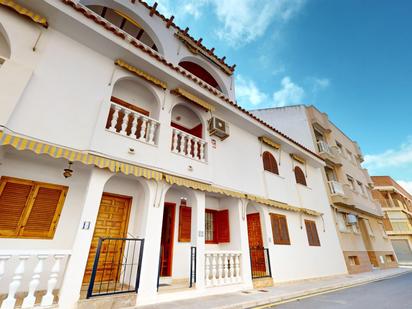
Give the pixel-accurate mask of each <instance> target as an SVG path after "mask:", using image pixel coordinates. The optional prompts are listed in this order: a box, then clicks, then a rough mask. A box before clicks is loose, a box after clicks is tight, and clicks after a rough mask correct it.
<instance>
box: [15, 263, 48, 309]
mask: <svg viewBox="0 0 412 309" xmlns="http://www.w3.org/2000/svg"><path fill="white" fill-rule="evenodd" d="M47 257H48V255H38V256H37V259H38V261H37V265H36V267H35V268H34V270H33V276H32V277H31V280H30V283H29V293H28V294H27V296H26V297H25V298H24V300H23V304H22V306H21V307H22V308H32V307H33V306H34V303H35V302H36V296H35V295H34V293H35V292H36V289H37V287H38V286H39V284H40V275H41V273H42V272H43V262H44V260H45V259H47Z"/></svg>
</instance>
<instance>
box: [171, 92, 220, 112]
mask: <svg viewBox="0 0 412 309" xmlns="http://www.w3.org/2000/svg"><path fill="white" fill-rule="evenodd" d="M171 93H173V94H176V95H181V96H182V97H184V98H186V99H187V100H189V101H190V102H192V103H194V104H197V105H199V106H200V107H202V108H204V109H205V110H207V111H211V112H213V111H214V110H215V107H214V106H213V105H212V104H210V103H208V102H206V101H204V100H202V99H201V98H198V97H197V96H195V95H194V94H191V93H190V92H188V91H186V90H184V89H182V88H176V89H173V90H172V91H171Z"/></svg>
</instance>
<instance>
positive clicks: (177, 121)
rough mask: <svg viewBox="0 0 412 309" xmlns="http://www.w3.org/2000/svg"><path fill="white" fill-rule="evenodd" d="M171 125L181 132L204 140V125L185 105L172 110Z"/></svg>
mask: <svg viewBox="0 0 412 309" xmlns="http://www.w3.org/2000/svg"><path fill="white" fill-rule="evenodd" d="M170 125H171V126H172V127H173V128H176V129H179V130H180V131H183V132H186V133H189V134H191V135H193V136H196V137H198V138H203V125H202V121H201V119H200V118H199V116H198V115H197V114H196V113H195V112H193V111H192V110H191V109H190V108H188V107H186V106H185V105H183V104H178V105H176V106H175V107H174V108H173V110H172V120H171V123H170Z"/></svg>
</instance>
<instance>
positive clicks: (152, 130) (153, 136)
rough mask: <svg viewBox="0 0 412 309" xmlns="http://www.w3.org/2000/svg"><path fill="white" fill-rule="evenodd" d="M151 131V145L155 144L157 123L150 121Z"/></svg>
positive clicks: (149, 140)
mask: <svg viewBox="0 0 412 309" xmlns="http://www.w3.org/2000/svg"><path fill="white" fill-rule="evenodd" d="M149 123H150V129H149V139H148V142H149V143H150V144H154V138H155V131H156V126H157V123H156V122H154V121H150V122H149Z"/></svg>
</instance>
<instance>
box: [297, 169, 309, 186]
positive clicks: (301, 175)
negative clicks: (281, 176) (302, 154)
mask: <svg viewBox="0 0 412 309" xmlns="http://www.w3.org/2000/svg"><path fill="white" fill-rule="evenodd" d="M295 179H296V183H299V184H301V185H304V186H306V177H305V174H304V173H303V171H302V169H301V168H300V167H299V166H295Z"/></svg>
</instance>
